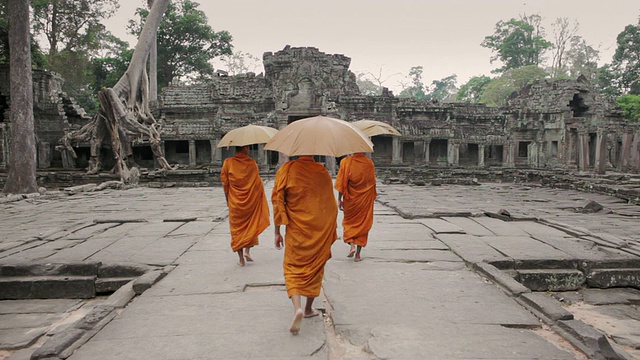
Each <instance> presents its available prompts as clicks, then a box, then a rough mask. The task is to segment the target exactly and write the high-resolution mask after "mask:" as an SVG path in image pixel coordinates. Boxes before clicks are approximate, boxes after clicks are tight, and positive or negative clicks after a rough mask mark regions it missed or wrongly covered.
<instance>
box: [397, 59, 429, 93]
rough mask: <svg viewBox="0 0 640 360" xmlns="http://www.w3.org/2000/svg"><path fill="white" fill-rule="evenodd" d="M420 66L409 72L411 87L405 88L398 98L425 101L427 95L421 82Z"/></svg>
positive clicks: (421, 70) (421, 69)
mask: <svg viewBox="0 0 640 360" xmlns="http://www.w3.org/2000/svg"><path fill="white" fill-rule="evenodd" d="M422 72H423V68H422V66H414V67H412V68H411V70H409V78H410V79H411V84H412V85H411V86H409V87H405V88H404V89H403V90H402V91H401V92H400V94H399V95H398V97H401V98H411V99H416V100H425V99H426V98H427V94H426V93H425V86H424V83H423V82H422Z"/></svg>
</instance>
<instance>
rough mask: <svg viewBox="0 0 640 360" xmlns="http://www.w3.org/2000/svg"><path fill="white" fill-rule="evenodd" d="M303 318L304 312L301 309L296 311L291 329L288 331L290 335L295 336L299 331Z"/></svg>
mask: <svg viewBox="0 0 640 360" xmlns="http://www.w3.org/2000/svg"><path fill="white" fill-rule="evenodd" d="M303 316H304V311H302V309H298V310H296V314H295V315H294V316H293V321H292V322H291V328H290V329H289V331H290V332H291V333H292V334H294V335H296V334H298V332H299V331H300V325H301V324H302V317H303Z"/></svg>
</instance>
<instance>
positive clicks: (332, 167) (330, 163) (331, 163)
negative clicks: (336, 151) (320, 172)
mask: <svg viewBox="0 0 640 360" xmlns="http://www.w3.org/2000/svg"><path fill="white" fill-rule="evenodd" d="M324 166H325V167H326V168H327V171H329V174H330V175H331V176H336V158H335V157H333V156H325V157H324Z"/></svg>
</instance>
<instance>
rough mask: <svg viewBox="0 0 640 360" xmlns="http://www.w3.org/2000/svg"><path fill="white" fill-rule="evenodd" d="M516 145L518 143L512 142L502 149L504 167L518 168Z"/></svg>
mask: <svg viewBox="0 0 640 360" xmlns="http://www.w3.org/2000/svg"><path fill="white" fill-rule="evenodd" d="M516 144H517V143H516V142H515V141H510V142H508V143H506V144H504V146H503V149H502V166H504V167H515V166H516Z"/></svg>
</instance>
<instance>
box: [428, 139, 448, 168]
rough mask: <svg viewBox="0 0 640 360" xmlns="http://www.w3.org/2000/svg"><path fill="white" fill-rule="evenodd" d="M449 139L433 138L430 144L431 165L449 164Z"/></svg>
mask: <svg viewBox="0 0 640 360" xmlns="http://www.w3.org/2000/svg"><path fill="white" fill-rule="evenodd" d="M448 147H449V140H447V139H433V140H431V144H430V145H429V164H431V165H440V166H446V165H447V156H448Z"/></svg>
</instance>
